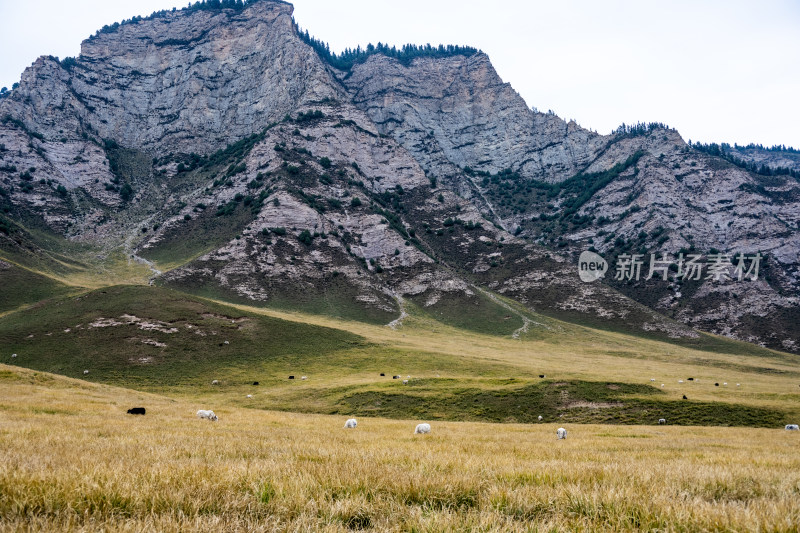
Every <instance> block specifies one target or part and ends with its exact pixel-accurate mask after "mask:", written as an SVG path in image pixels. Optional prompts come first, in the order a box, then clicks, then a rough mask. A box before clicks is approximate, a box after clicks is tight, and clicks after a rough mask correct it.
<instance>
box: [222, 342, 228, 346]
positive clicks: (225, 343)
mask: <svg viewBox="0 0 800 533" xmlns="http://www.w3.org/2000/svg"><path fill="white" fill-rule="evenodd" d="M222 344H224V345H225V346H227V345H229V344H230V343H229V342H228V341H225V342H223V343H222Z"/></svg>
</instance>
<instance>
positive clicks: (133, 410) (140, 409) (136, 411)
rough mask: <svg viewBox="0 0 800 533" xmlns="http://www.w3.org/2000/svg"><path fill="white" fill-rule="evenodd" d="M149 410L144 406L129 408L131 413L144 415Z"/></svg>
mask: <svg viewBox="0 0 800 533" xmlns="http://www.w3.org/2000/svg"><path fill="white" fill-rule="evenodd" d="M146 411H147V410H146V409H145V408H144V407H131V408H130V409H128V414H129V415H143V414H145V412H146Z"/></svg>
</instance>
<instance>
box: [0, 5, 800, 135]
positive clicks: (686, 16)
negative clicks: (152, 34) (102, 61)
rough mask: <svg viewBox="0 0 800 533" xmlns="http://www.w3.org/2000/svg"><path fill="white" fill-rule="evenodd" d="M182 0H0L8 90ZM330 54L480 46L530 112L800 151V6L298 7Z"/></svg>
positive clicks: (1, 82)
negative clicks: (51, 62)
mask: <svg viewBox="0 0 800 533" xmlns="http://www.w3.org/2000/svg"><path fill="white" fill-rule="evenodd" d="M185 5H186V2H178V3H176V2H174V1H173V0H136V1H131V0H114V1H108V0H72V1H71V2H65V1H64V0H0V51H2V52H0V87H1V86H8V87H9V88H10V87H11V85H12V83H14V82H15V81H18V80H19V77H20V74H21V73H22V71H23V70H24V69H25V67H27V66H28V65H30V64H31V63H32V62H33V61H34V60H35V59H36V58H37V57H38V56H40V55H45V54H51V55H55V56H59V57H62V58H63V57H65V56H74V55H77V54H78V53H79V51H80V42H81V41H82V40H83V39H85V38H86V37H88V36H89V35H90V34H92V33H94V31H95V30H97V29H98V28H100V27H102V26H103V25H104V24H110V23H113V22H115V21H119V20H122V19H124V18H130V17H131V16H134V15H147V14H150V13H151V12H152V11H154V10H159V9H169V8H172V7H174V6H177V7H183V6H185ZM294 5H295V19H296V20H297V22H298V23H299V24H300V25H301V26H302V27H303V28H305V29H308V30H309V32H310V33H311V34H312V35H314V36H316V37H318V38H320V39H323V40H325V41H328V42H329V43H330V45H331V48H333V49H334V50H337V51H338V50H341V49H342V48H345V47H355V46H356V45H358V44H360V45H362V46H364V45H366V44H367V43H369V42H373V43H377V42H378V41H381V42H385V43H389V44H396V45H402V44H404V43H407V42H411V43H418V44H424V43H428V42H430V43H431V44H438V43H452V44H469V45H472V46H475V47H477V48H480V49H482V50H483V51H484V52H486V53H488V54H489V56H490V58H491V59H492V62H493V64H494V66H495V68H496V69H497V71H498V73H499V74H500V76H501V77H502V78H503V80H505V81H507V82H509V83H511V85H512V86H513V87H514V88H515V89H516V90H517V91H518V92H519V93H520V94H521V95H522V97H523V98H524V99H525V101H526V102H527V103H528V105H529V106H532V107H536V108H538V109H539V110H541V111H547V110H548V109H552V110H553V111H555V112H556V113H557V114H558V115H559V116H561V117H563V118H566V119H570V118H574V119H575V120H576V121H578V123H580V124H581V125H582V126H584V127H586V128H590V129H594V130H597V131H599V132H600V133H608V132H609V131H611V130H612V129H614V128H615V127H616V126H618V125H619V124H620V123H622V122H626V123H635V122H637V121H643V122H645V121H648V122H649V121H658V122H664V123H666V124H668V125H670V126H672V127H675V128H677V129H678V130H679V131H680V132H681V134H682V135H683V137H684V138H685V139H687V140H688V139H692V140H695V141H698V140H699V141H704V142H711V141H726V142H730V143H733V142H738V143H740V144H746V143H749V142H756V143H762V144H765V145H772V144H786V145H793V146H795V147H796V148H800V96H799V95H800V2H798V1H797V0H760V1H759V2H752V1H737V0H734V1H717V0H714V1H707V2H700V1H698V0H693V1H689V0H671V1H668V2H650V1H635V0H630V1H627V0H626V1H616V0H610V1H605V2H598V1H597V0H573V1H557V2H540V1H530V0H529V1H507V2H502V1H498V2H494V3H490V2H487V1H486V0H481V1H472V0H461V1H457V0H443V1H432V0H424V1H423V0H405V1H402V2H399V1H397V0H393V1H391V2H387V1H383V0H380V1H379V0H337V1H331V0H295V2H294Z"/></svg>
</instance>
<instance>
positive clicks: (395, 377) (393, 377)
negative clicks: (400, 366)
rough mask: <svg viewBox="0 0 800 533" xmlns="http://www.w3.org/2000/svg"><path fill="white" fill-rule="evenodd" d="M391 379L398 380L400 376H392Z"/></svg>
mask: <svg viewBox="0 0 800 533" xmlns="http://www.w3.org/2000/svg"><path fill="white" fill-rule="evenodd" d="M392 379H400V376H392Z"/></svg>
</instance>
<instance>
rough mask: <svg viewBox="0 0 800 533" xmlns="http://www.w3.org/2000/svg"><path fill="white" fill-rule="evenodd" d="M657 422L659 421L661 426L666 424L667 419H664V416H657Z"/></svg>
mask: <svg viewBox="0 0 800 533" xmlns="http://www.w3.org/2000/svg"><path fill="white" fill-rule="evenodd" d="M658 423H659V425H662V426H663V425H664V424H666V423H667V420H666V419H664V418H659V419H658Z"/></svg>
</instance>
